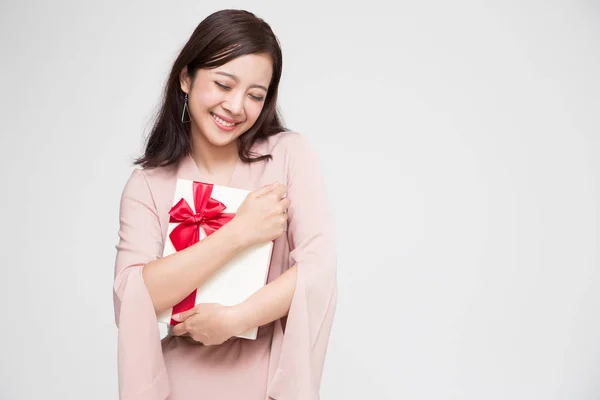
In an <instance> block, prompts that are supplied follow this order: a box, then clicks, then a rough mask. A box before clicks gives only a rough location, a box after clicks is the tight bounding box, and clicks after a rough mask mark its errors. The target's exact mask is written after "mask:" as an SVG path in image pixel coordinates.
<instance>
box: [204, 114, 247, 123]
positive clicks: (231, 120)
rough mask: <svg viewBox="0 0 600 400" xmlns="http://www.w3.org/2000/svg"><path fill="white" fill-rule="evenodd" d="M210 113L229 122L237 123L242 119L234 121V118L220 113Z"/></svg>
mask: <svg viewBox="0 0 600 400" xmlns="http://www.w3.org/2000/svg"><path fill="white" fill-rule="evenodd" d="M211 114H213V115H216V116H217V117H219V118H221V119H222V120H223V121H225V122H229V123H230V124H239V123H240V122H242V121H236V120H235V119H231V118H227V117H224V116H222V115H221V114H217V113H214V112H211Z"/></svg>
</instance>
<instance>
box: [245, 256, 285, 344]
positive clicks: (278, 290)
mask: <svg viewBox="0 0 600 400" xmlns="http://www.w3.org/2000/svg"><path fill="white" fill-rule="evenodd" d="M296 268H297V267H296V265H294V266H293V267H291V268H289V269H288V270H287V271H285V272H284V273H283V274H281V275H280V276H279V277H277V278H276V279H275V280H273V281H271V282H269V283H268V284H267V285H265V286H263V287H262V288H261V289H260V290H258V291H257V292H256V293H254V294H253V295H252V296H250V297H249V298H248V299H246V300H245V301H244V302H242V303H240V304H238V305H236V306H234V307H233V318H235V319H236V320H239V321H240V323H241V325H242V328H241V329H239V330H240V332H245V331H246V330H248V329H250V328H254V327H257V326H262V325H266V324H268V323H270V322H273V321H275V320H277V319H279V318H282V317H284V316H286V315H287V314H288V312H289V310H290V304H291V302H292V297H293V296H294V290H295V289H296Z"/></svg>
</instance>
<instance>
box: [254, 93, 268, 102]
mask: <svg viewBox="0 0 600 400" xmlns="http://www.w3.org/2000/svg"><path fill="white" fill-rule="evenodd" d="M250 98H251V99H252V100H254V101H263V100H264V99H265V98H264V97H262V96H254V95H253V94H251V95H250Z"/></svg>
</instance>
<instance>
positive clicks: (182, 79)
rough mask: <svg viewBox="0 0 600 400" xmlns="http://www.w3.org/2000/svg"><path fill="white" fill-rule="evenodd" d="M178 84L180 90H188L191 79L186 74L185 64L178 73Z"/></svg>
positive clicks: (185, 91)
mask: <svg viewBox="0 0 600 400" xmlns="http://www.w3.org/2000/svg"><path fill="white" fill-rule="evenodd" d="M179 85H180V86H181V90H183V92H184V93H189V92H190V86H191V79H190V76H189V75H188V68H187V65H186V66H185V67H183V69H182V70H181V72H180V73H179Z"/></svg>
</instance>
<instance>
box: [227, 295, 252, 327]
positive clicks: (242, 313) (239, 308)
mask: <svg viewBox="0 0 600 400" xmlns="http://www.w3.org/2000/svg"><path fill="white" fill-rule="evenodd" d="M228 312H229V320H230V324H231V326H232V329H233V331H234V332H235V333H234V334H235V335H239V334H242V333H244V332H246V331H247V330H248V329H250V328H251V326H250V323H249V321H248V318H247V315H248V314H247V313H246V310H245V308H244V303H240V304H236V305H234V306H230V307H229V309H228Z"/></svg>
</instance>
